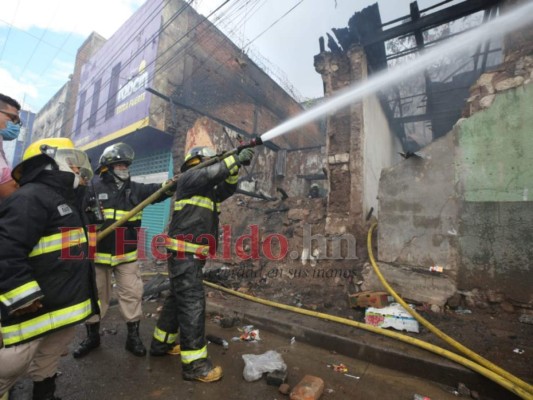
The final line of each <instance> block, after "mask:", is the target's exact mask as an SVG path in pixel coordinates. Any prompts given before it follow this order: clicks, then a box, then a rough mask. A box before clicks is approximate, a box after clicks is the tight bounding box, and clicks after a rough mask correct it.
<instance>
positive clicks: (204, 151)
mask: <svg viewBox="0 0 533 400" xmlns="http://www.w3.org/2000/svg"><path fill="white" fill-rule="evenodd" d="M216 155H217V153H215V150H213V149H212V148H211V147H207V146H197V147H193V148H192V149H190V150H189V151H188V152H187V153H186V154H185V159H184V160H183V164H181V168H180V171H181V172H185V171H187V170H188V169H189V168H191V167H192V166H194V165H196V164H199V163H200V162H202V161H204V160H206V159H208V158H211V157H214V156H216Z"/></svg>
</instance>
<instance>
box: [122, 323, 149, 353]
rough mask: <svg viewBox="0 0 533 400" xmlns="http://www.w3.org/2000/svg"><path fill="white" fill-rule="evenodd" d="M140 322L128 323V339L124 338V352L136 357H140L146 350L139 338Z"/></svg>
mask: <svg viewBox="0 0 533 400" xmlns="http://www.w3.org/2000/svg"><path fill="white" fill-rule="evenodd" d="M139 324H140V321H135V322H128V323H127V325H128V337H127V338H126V350H128V351H129V352H130V353H132V354H133V355H135V356H137V357H142V356H144V355H145V354H146V348H145V347H144V345H143V342H141V338H140V337H139Z"/></svg>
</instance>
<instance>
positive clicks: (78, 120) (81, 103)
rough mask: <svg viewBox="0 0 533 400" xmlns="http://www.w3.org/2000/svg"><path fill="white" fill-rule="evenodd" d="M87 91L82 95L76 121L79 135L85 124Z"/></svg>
mask: <svg viewBox="0 0 533 400" xmlns="http://www.w3.org/2000/svg"><path fill="white" fill-rule="evenodd" d="M86 96H87V91H86V90H84V91H83V92H81V93H80V102H79V106H78V118H77V119H76V133H77V134H79V133H80V130H81V124H82V123H83V109H84V108H85V97H86Z"/></svg>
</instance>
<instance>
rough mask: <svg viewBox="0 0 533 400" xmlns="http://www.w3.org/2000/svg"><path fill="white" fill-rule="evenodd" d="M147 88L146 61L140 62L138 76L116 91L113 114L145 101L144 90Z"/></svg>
mask: <svg viewBox="0 0 533 400" xmlns="http://www.w3.org/2000/svg"><path fill="white" fill-rule="evenodd" d="M147 86H148V71H146V61H145V60H142V61H141V65H140V66H139V74H138V75H137V76H136V77H135V78H133V79H131V80H129V81H128V82H126V83H125V84H124V85H123V86H122V87H121V88H120V90H119V91H118V94H117V107H116V110H115V114H120V113H122V112H124V111H126V110H127V109H129V108H130V107H132V106H135V105H137V104H139V103H142V102H144V101H145V100H146V94H147V93H146V92H145V90H144V88H146V87H147Z"/></svg>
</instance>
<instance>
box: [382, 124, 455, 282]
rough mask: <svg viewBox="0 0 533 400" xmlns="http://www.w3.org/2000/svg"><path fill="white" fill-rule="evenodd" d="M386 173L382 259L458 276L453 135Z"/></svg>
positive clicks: (434, 143)
mask: <svg viewBox="0 0 533 400" xmlns="http://www.w3.org/2000/svg"><path fill="white" fill-rule="evenodd" d="M422 154H423V157H424V158H415V157H411V158H409V159H406V160H403V161H401V162H400V163H398V164H396V165H395V166H393V167H392V168H389V169H386V170H384V171H383V172H382V175H381V179H380V184H379V229H378V259H379V260H380V261H384V262H389V263H398V264H408V265H412V266H417V267H422V268H424V269H428V268H429V267H430V266H432V265H441V266H443V267H444V268H445V270H446V274H447V275H452V276H453V275H456V274H457V261H456V258H457V257H456V245H455V243H456V234H455V233H456V231H457V229H458V226H457V219H458V215H457V214H458V206H457V195H456V192H455V186H456V185H455V183H456V182H455V180H456V177H455V173H454V168H453V165H454V141H453V135H451V134H450V135H447V136H444V137H442V138H440V139H438V140H437V141H435V142H433V143H431V144H430V145H429V146H427V147H425V148H424V149H423V150H422Z"/></svg>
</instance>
